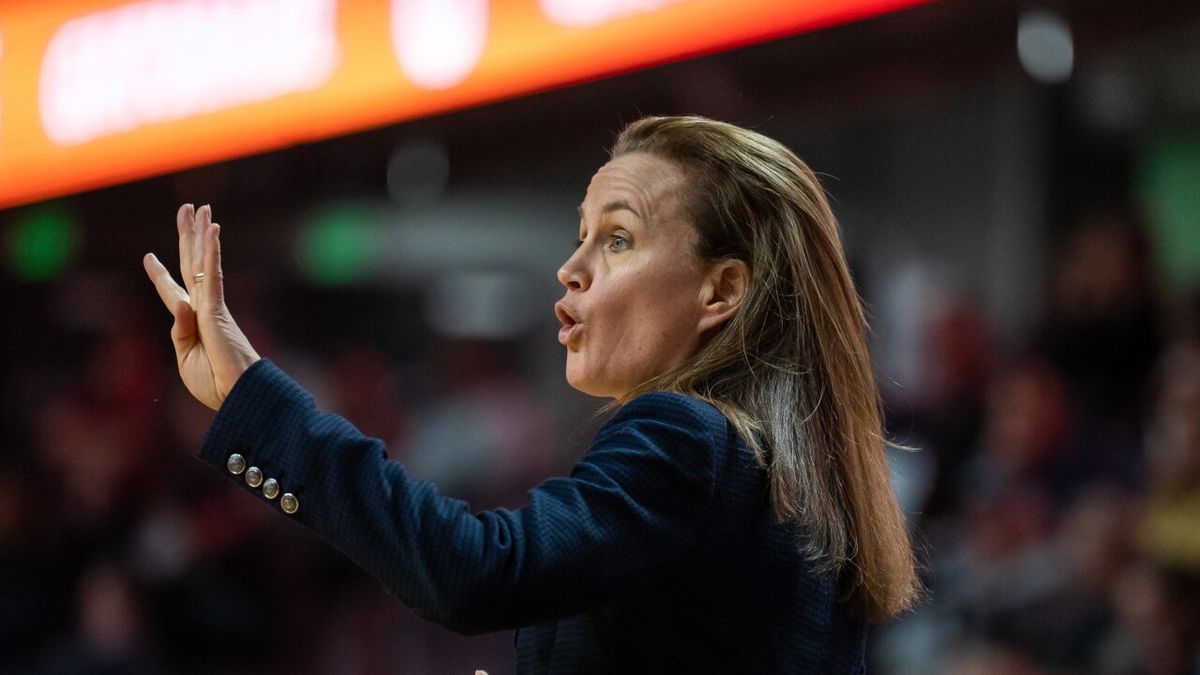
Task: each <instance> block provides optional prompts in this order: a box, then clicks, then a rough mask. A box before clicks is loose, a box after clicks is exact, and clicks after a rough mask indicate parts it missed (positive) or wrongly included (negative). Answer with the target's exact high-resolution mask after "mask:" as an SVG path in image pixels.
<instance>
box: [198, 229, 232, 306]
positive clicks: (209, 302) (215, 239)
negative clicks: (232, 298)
mask: <svg viewBox="0 0 1200 675" xmlns="http://www.w3.org/2000/svg"><path fill="white" fill-rule="evenodd" d="M202 240H203V244H204V249H203V252H202V253H203V264H202V267H201V270H200V271H202V272H204V283H203V285H201V287H200V288H197V289H196V291H197V293H199V298H200V302H201V303H205V304H204V305H203V306H204V307H205V308H219V307H220V306H221V303H222V302H224V291H225V289H224V285H223V284H224V280H223V279H222V277H221V226H220V225H218V224H216V223H209V224H208V227H207V229H206V231H205V233H204V235H203V237H202Z"/></svg>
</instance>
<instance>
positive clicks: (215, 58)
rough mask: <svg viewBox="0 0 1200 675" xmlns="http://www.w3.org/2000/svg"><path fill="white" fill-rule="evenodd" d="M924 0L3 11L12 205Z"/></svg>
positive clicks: (163, 0)
mask: <svg viewBox="0 0 1200 675" xmlns="http://www.w3.org/2000/svg"><path fill="white" fill-rule="evenodd" d="M924 1H925V0H789V1H786V2H781V1H780V0H340V1H339V0H140V1H138V2H129V1H128V0H125V1H121V2H114V1H112V0H108V1H105V0H90V1H89V0H58V1H48V0H46V1H41V2H33V1H31V2H26V3H0V208H6V207H11V206H14V205H17V204H22V203H27V202H31V201H37V200H40V199H45V198H48V197H53V196H57V195H62V194H67V193H71V192H76V191H80V190H86V189H91V188H96V187H101V186H105V185H112V184H116V183H121V182H125V181H129V180H134V179H137V178H143V177H146V176H151V175H155V174H160V173H164V172H168V171H174V170H179V169H183V168H186V167H191V166H197V165H201V164H207V163H211V162H216V161H220V160H224V159H228V158H231V157H236V156H241V155H247V154H251V153H255V152H261V151H265V150H269V149H273V148H279V147H283V146H287V145H292V144H295V143H299V142H304V141H310V140H314V139H319V138H326V137H329V136H335V135H339V134H344V133H347V132H351V131H356V130H360V129H364V128H369V127H373V126H379V125H384V124H388V123H393V122H397V121H401V120H405V119H411V118H414V117H419V116H423V115H429V114H433V113H438V112H443V111H447V110H453V109H457V108H462V107H466V106H471V105H477V104H480V103H485V102H489V101H495V100H499V99H502V98H507V97H512V96H517V95H520V94H524V93H529V92H533V91H539V90H544V89H547V88H551V87H555V86H560V85H564V84H569V83H574V82H579V81H583V80H587V79H592V78H596V77H602V76H606V75H612V74H615V73H621V72H626V71H629V70H633V69H636V68H640V67H644V66H648V65H654V64H659V63H664V62H667V61H671V60H676V59H682V58H688V57H692V56H697V55H700V54H705V53H711V52H714V51H718V50H722V49H728V48H731V47H736V46H740V45H744V44H748V43H751V42H757V41H763V40H768V39H772V38H776V37H780V36H783V35H789V34H795V33H798V32H802V31H805V30H812V29H816V28H820V27H825V26H830V25H834V24H838V23H845V22H849V21H854V20H858V19H862V18H866V17H869V16H874V15H878V14H882V13H885V12H889V11H894V10H897V9H900V8H903V7H907V6H910V5H915V4H919V3H921V2H924Z"/></svg>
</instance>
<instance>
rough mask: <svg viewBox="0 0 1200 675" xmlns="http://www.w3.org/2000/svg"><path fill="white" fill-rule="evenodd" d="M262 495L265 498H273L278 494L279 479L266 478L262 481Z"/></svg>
mask: <svg viewBox="0 0 1200 675" xmlns="http://www.w3.org/2000/svg"><path fill="white" fill-rule="evenodd" d="M262 485H263V496H264V497H266V498H267V499H275V498H276V497H278V496H279V481H277V480H275V479H274V478H268V479H266V480H265V481H263V484H262Z"/></svg>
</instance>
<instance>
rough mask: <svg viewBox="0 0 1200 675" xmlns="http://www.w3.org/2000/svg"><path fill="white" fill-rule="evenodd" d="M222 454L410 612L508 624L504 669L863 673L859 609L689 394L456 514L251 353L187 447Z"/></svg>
mask: <svg viewBox="0 0 1200 675" xmlns="http://www.w3.org/2000/svg"><path fill="white" fill-rule="evenodd" d="M233 453H237V454H240V455H242V456H243V457H244V458H245V461H246V463H247V464H248V465H253V466H256V467H258V468H259V469H261V470H262V472H263V475H264V476H265V477H267V478H274V479H276V481H277V482H278V484H279V486H280V492H281V493H289V494H291V495H293V496H294V497H295V499H296V500H297V501H296V503H298V504H299V508H298V510H297V511H296V513H295V514H293V515H291V516H290V517H292V518H295V519H296V520H297V521H299V522H300V523H303V524H304V525H306V526H308V527H310V528H312V529H313V530H315V531H316V532H317V533H318V534H320V535H321V536H322V537H324V538H325V539H326V540H328V541H329V542H330V543H332V544H333V545H334V546H336V547H338V548H339V549H341V550H342V551H344V552H345V553H346V554H347V555H348V556H350V558H351V559H353V560H354V561H355V562H356V563H357V564H359V565H361V566H362V567H364V568H365V569H367V570H368V571H369V572H371V573H372V574H373V575H375V576H376V577H377V578H378V579H379V580H380V581H382V582H383V583H384V585H385V586H386V587H387V588H388V590H389V591H391V592H392V593H394V594H395V595H396V596H398V597H399V598H400V599H402V600H403V601H404V602H405V603H407V604H408V605H409V606H410V607H412V608H413V609H414V610H415V611H417V612H418V613H419V614H421V615H422V616H424V617H426V618H428V619H430V620H432V621H436V622H438V623H441V624H444V625H446V626H448V627H450V628H452V629H454V630H456V631H459V632H462V633H478V632H483V631H494V630H502V629H513V628H517V629H518V633H517V637H516V646H517V655H516V658H517V671H518V672H519V673H637V672H656V673H676V672H677V673H709V672H712V673H742V672H745V673H761V674H766V673H820V674H821V675H834V674H837V673H860V672H863V671H864V650H865V644H866V626H865V624H864V622H863V621H862V619H860V618H858V617H857V616H855V615H854V614H853V613H852V612H850V611H849V610H848V608H847V607H846V605H845V604H844V603H842V602H840V601H839V594H838V591H837V588H836V587H835V585H834V584H832V583H830V582H829V581H828V580H826V579H823V578H821V577H819V576H818V575H816V574H815V573H814V572H813V571H812V568H811V565H810V564H809V563H807V562H806V561H805V560H804V559H803V558H802V556H801V555H800V554H799V552H798V548H797V539H796V537H797V534H796V533H795V531H794V530H793V529H792V528H789V527H786V526H782V525H779V524H778V523H776V522H774V520H773V518H772V513H771V507H770V502H769V498H768V490H767V484H766V474H765V472H764V471H763V470H762V469H761V468H760V467H759V466H758V465H757V464H756V462H755V461H754V459H753V457H752V455H751V454H750V452H749V451H748V450H747V449H746V446H745V445H744V443H743V442H742V441H741V440H740V439H739V438H738V435H737V434H736V433H735V431H734V429H733V426H732V425H731V424H729V423H728V421H727V420H726V419H725V418H724V416H723V415H721V413H720V412H718V411H717V410H716V409H715V408H713V407H712V406H711V405H709V404H707V403H704V402H702V401H699V400H697V399H694V398H689V397H687V396H682V395H679V394H668V393H652V394H646V395H643V396H639V397H638V398H636V399H634V400H633V401H631V402H630V403H628V404H626V405H625V406H624V407H622V408H621V409H620V410H619V411H618V412H617V414H616V415H615V416H614V417H613V418H612V419H611V420H610V421H609V422H607V423H606V424H605V425H604V426H603V428H601V430H600V431H599V432H598V433H597V434H596V438H595V439H594V441H593V442H592V445H591V448H589V449H588V451H587V452H586V453H585V454H584V456H583V457H582V458H581V459H580V460H579V463H578V464H577V465H576V466H575V467H574V469H572V471H571V474H570V476H568V477H565V478H551V479H550V480H547V481H546V482H545V483H543V484H542V485H540V486H538V487H537V488H535V489H534V490H532V491H531V492H530V493H529V503H528V505H527V506H525V507H523V508H520V509H516V510H509V509H494V510H490V511H481V512H473V511H472V510H471V509H470V507H469V506H468V504H467V503H466V502H463V501H461V500H457V499H452V498H449V497H445V496H441V495H439V494H438V492H437V490H436V488H435V487H434V486H433V485H430V484H429V483H425V482H422V481H418V480H415V479H412V478H409V477H408V475H407V473H406V471H405V469H404V466H403V465H401V464H400V463H397V462H393V461H389V460H388V459H387V456H386V450H385V448H384V445H383V443H382V442H380V441H378V440H375V439H372V438H367V437H365V436H363V435H362V434H361V433H359V432H358V430H356V429H355V428H354V427H353V426H351V425H350V424H349V423H348V422H346V420H344V419H343V418H341V417H339V416H337V415H333V414H329V413H323V412H320V411H318V410H317V409H316V408H315V407H314V405H313V401H312V398H311V397H310V396H309V395H308V394H307V392H305V391H304V390H303V389H302V388H301V387H300V386H299V385H297V384H296V383H295V382H293V381H292V380H291V379H290V378H289V377H288V376H287V375H286V374H284V373H283V371H281V370H280V369H279V368H277V367H276V366H275V365H273V364H272V363H270V362H269V361H266V360H262V361H259V362H258V363H256V364H255V365H254V366H252V367H251V368H250V369H249V370H247V371H246V373H245V374H244V375H243V376H242V377H241V378H240V379H239V380H238V382H237V385H236V386H235V387H234V388H233V391H231V392H230V394H229V397H228V399H226V401H225V403H224V405H223V406H222V407H221V410H220V412H219V413H218V415H217V418H216V420H215V422H214V423H213V426H212V428H211V429H210V430H209V432H208V436H207V437H206V438H205V441H204V445H203V447H202V448H201V450H200V455H201V457H202V458H203V459H204V460H206V461H207V462H209V463H210V464H212V465H214V466H215V467H218V468H219V469H220V470H221V471H222V472H224V473H226V474H228V471H227V470H226V464H227V461H228V459H229V457H230V455H231V454H233ZM235 478H239V482H241V483H242V484H243V485H244V486H245V482H244V481H242V480H240V477H235ZM246 487H247V489H251V490H253V491H254V492H255V493H256V494H258V495H259V498H260V499H263V501H265V502H267V503H268V504H270V505H272V506H273V507H274V508H276V509H278V508H280V506H279V503H280V499H279V498H278V497H277V498H275V499H273V500H268V499H266V497H264V496H263V495H262V490H261V489H254V488H250V487H249V486H246ZM289 503H291V502H290V500H289Z"/></svg>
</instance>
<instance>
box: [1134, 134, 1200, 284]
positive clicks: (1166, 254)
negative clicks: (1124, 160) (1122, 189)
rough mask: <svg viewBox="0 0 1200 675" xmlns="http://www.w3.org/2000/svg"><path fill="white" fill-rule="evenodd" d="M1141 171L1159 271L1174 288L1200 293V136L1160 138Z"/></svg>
mask: <svg viewBox="0 0 1200 675" xmlns="http://www.w3.org/2000/svg"><path fill="white" fill-rule="evenodd" d="M1140 169H1141V171H1140V176H1139V188H1140V191H1141V197H1142V203H1143V204H1145V205H1146V207H1147V210H1148V211H1149V215H1150V218H1151V220H1152V222H1153V227H1154V235H1155V242H1154V243H1155V256H1156V258H1157V260H1158V263H1159V266H1160V268H1161V269H1162V270H1163V271H1164V272H1165V273H1166V275H1167V280H1168V281H1169V282H1170V283H1171V284H1172V285H1173V286H1174V287H1175V288H1177V289H1180V290H1191V289H1196V288H1200V133H1197V132H1193V133H1175V134H1163V135H1161V136H1159V137H1158V138H1156V139H1155V140H1154V142H1152V143H1150V145H1149V147H1148V148H1147V150H1146V153H1145V154H1144V155H1143V156H1142V162H1141V167H1140Z"/></svg>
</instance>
